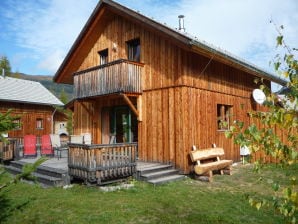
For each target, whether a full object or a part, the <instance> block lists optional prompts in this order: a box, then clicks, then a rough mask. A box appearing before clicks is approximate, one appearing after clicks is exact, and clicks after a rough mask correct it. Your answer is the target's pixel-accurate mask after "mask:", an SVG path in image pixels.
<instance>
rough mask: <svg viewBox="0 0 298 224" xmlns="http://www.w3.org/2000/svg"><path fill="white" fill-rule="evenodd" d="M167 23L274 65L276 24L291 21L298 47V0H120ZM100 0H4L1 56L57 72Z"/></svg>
mask: <svg viewBox="0 0 298 224" xmlns="http://www.w3.org/2000/svg"><path fill="white" fill-rule="evenodd" d="M116 2H119V3H121V4H123V5H125V6H127V7H129V8H132V9H134V10H137V11H140V12H141V13H143V14H144V15H146V16H149V17H153V18H155V19H157V20H158V21H160V22H162V23H166V24H168V25H169V26H171V27H173V28H175V27H178V19H177V16H178V15H179V14H184V15H185V27H186V31H187V32H188V33H190V34H192V35H194V36H197V37H198V38H199V39H201V40H204V41H206V42H208V43H210V44H213V45H214V46H217V47H220V48H222V49H224V50H227V51H229V52H231V53H232V54H234V55H236V56H238V57H240V58H243V59H245V60H247V61H249V62H251V63H254V64H255V65H257V66H259V67H261V68H263V69H265V70H269V71H271V67H269V61H272V60H273V58H274V56H275V54H276V50H275V37H276V36H277V33H276V30H275V27H274V26H273V25H272V24H270V23H269V21H270V20H271V19H273V20H274V21H275V23H277V24H280V25H281V24H282V25H284V26H285V30H284V34H285V38H286V41H287V43H288V44H289V45H290V46H292V47H296V48H297V47H298V43H297V40H298V26H297V24H298V1H297V0H284V1H281V0H261V1H260V0H117V1H116ZM97 3H98V1H97V0H1V1H0V56H3V55H5V56H7V57H8V59H9V61H10V63H11V67H12V71H18V72H22V73H26V74H34V75H54V74H55V72H56V70H57V69H58V67H59V65H60V64H61V62H62V60H63V58H64V57H65V55H66V54H67V52H68V50H69V49H70V47H71V45H72V44H73V42H74V41H75V39H76V37H77V36H78V34H79V32H80V30H81V29H82V27H83V26H84V24H85V23H86V21H87V19H88V17H89V16H90V14H91V12H92V11H93V9H94V8H95V6H96V4H97Z"/></svg>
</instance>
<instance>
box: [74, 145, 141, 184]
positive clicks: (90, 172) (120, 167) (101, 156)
mask: <svg viewBox="0 0 298 224" xmlns="http://www.w3.org/2000/svg"><path fill="white" fill-rule="evenodd" d="M68 146H69V153H68V168H69V175H70V176H71V177H74V178H79V179H82V180H84V181H85V182H87V183H97V184H99V185H100V184H101V183H104V182H105V183H106V182H108V181H114V180H118V179H122V178H125V177H128V176H131V175H133V174H134V173H135V170H136V153H137V147H138V144H137V143H117V144H94V145H86V144H74V143H71V144H69V145H68Z"/></svg>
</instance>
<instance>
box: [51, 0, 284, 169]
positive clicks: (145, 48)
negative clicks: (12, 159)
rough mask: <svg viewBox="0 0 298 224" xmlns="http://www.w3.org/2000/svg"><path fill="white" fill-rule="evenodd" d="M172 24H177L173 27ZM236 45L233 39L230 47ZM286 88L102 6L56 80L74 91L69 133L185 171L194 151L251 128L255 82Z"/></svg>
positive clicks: (234, 153)
mask: <svg viewBox="0 0 298 224" xmlns="http://www.w3.org/2000/svg"><path fill="white" fill-rule="evenodd" d="M177 23H178V22H177ZM231 41H237V40H231ZM257 77H259V78H263V79H264V80H265V82H266V83H267V84H268V85H270V81H274V82H276V83H279V84H285V81H284V80H282V79H279V78H278V77H275V76H273V75H271V74H269V73H267V72H265V71H263V70H261V69H259V68H257V67H255V66H254V65H252V64H250V63H247V62H245V61H243V60H241V59H239V58H237V57H235V56H233V55H231V54H229V53H227V52H225V51H222V50H220V49H218V48H215V47H213V46H210V45H208V44H206V43H205V42H202V41H200V40H198V39H197V38H194V37H192V36H190V35H188V34H187V33H184V32H182V31H179V30H176V29H172V28H169V27H168V26H166V25H164V24H161V23H159V22H157V21H155V20H153V19H151V18H148V17H146V16H144V15H142V14H140V13H139V12H135V11H133V10H131V9H128V8H126V7H124V6H122V5H120V4H118V3H115V2H113V1H108V0H102V1H100V2H99V4H98V5H97V7H96V8H95V10H94V11H93V13H92V15H91V17H90V18H89V20H88V21H87V23H86V25H85V26H84V28H83V30H82V31H81V33H80V34H79V36H78V38H77V40H76V41H75V43H74V44H73V46H72V48H71V49H70V51H69V53H68V54H67V56H66V58H65V59H64V61H63V63H62V65H61V66H60V68H59V69H58V71H57V73H56V74H55V76H54V81H55V82H58V83H67V84H73V85H74V97H75V99H74V101H73V104H72V107H73V110H74V134H83V133H90V134H91V136H92V143H93V144H111V143H122V142H127V143H129V142H138V157H139V160H143V161H156V162H163V163H172V164H173V165H175V167H176V168H178V169H180V170H181V171H182V172H183V173H188V172H189V171H190V170H191V160H190V158H189V152H190V150H191V148H192V145H196V146H197V147H198V148H206V147H211V145H212V144H213V143H215V144H216V145H217V146H218V147H223V148H224V150H225V156H226V158H227V159H233V160H234V161H239V160H240V154H239V146H236V145H235V144H233V141H232V140H230V139H226V138H225V135H224V131H225V130H226V129H227V128H228V126H229V125H230V124H231V122H233V120H235V119H240V120H243V121H246V122H249V116H248V114H247V112H248V111H251V110H256V109H260V106H259V105H256V103H254V101H253V100H252V97H251V93H252V90H253V89H255V88H257V87H258V86H257V85H256V84H255V83H254V79H255V78H257Z"/></svg>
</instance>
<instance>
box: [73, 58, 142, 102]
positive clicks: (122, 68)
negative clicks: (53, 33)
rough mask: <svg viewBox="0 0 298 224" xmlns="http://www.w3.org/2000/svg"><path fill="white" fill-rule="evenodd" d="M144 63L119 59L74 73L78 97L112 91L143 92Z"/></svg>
mask: <svg viewBox="0 0 298 224" xmlns="http://www.w3.org/2000/svg"><path fill="white" fill-rule="evenodd" d="M142 67H143V64H140V63H136V62H132V61H128V60H124V59H121V60H117V61H114V62H110V63H108V64H105V65H101V66H97V67H93V68H90V69H87V70H84V71H80V72H77V73H75V74H74V97H75V98H76V99H80V98H84V97H92V96H101V95H107V94H112V93H118V92H124V93H141V92H142V80H141V78H142Z"/></svg>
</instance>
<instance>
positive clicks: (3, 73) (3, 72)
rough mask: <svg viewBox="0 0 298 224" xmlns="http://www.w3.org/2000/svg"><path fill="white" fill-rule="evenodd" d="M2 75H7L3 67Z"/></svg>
mask: <svg viewBox="0 0 298 224" xmlns="http://www.w3.org/2000/svg"><path fill="white" fill-rule="evenodd" d="M2 76H3V77H5V70H4V68H2Z"/></svg>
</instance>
